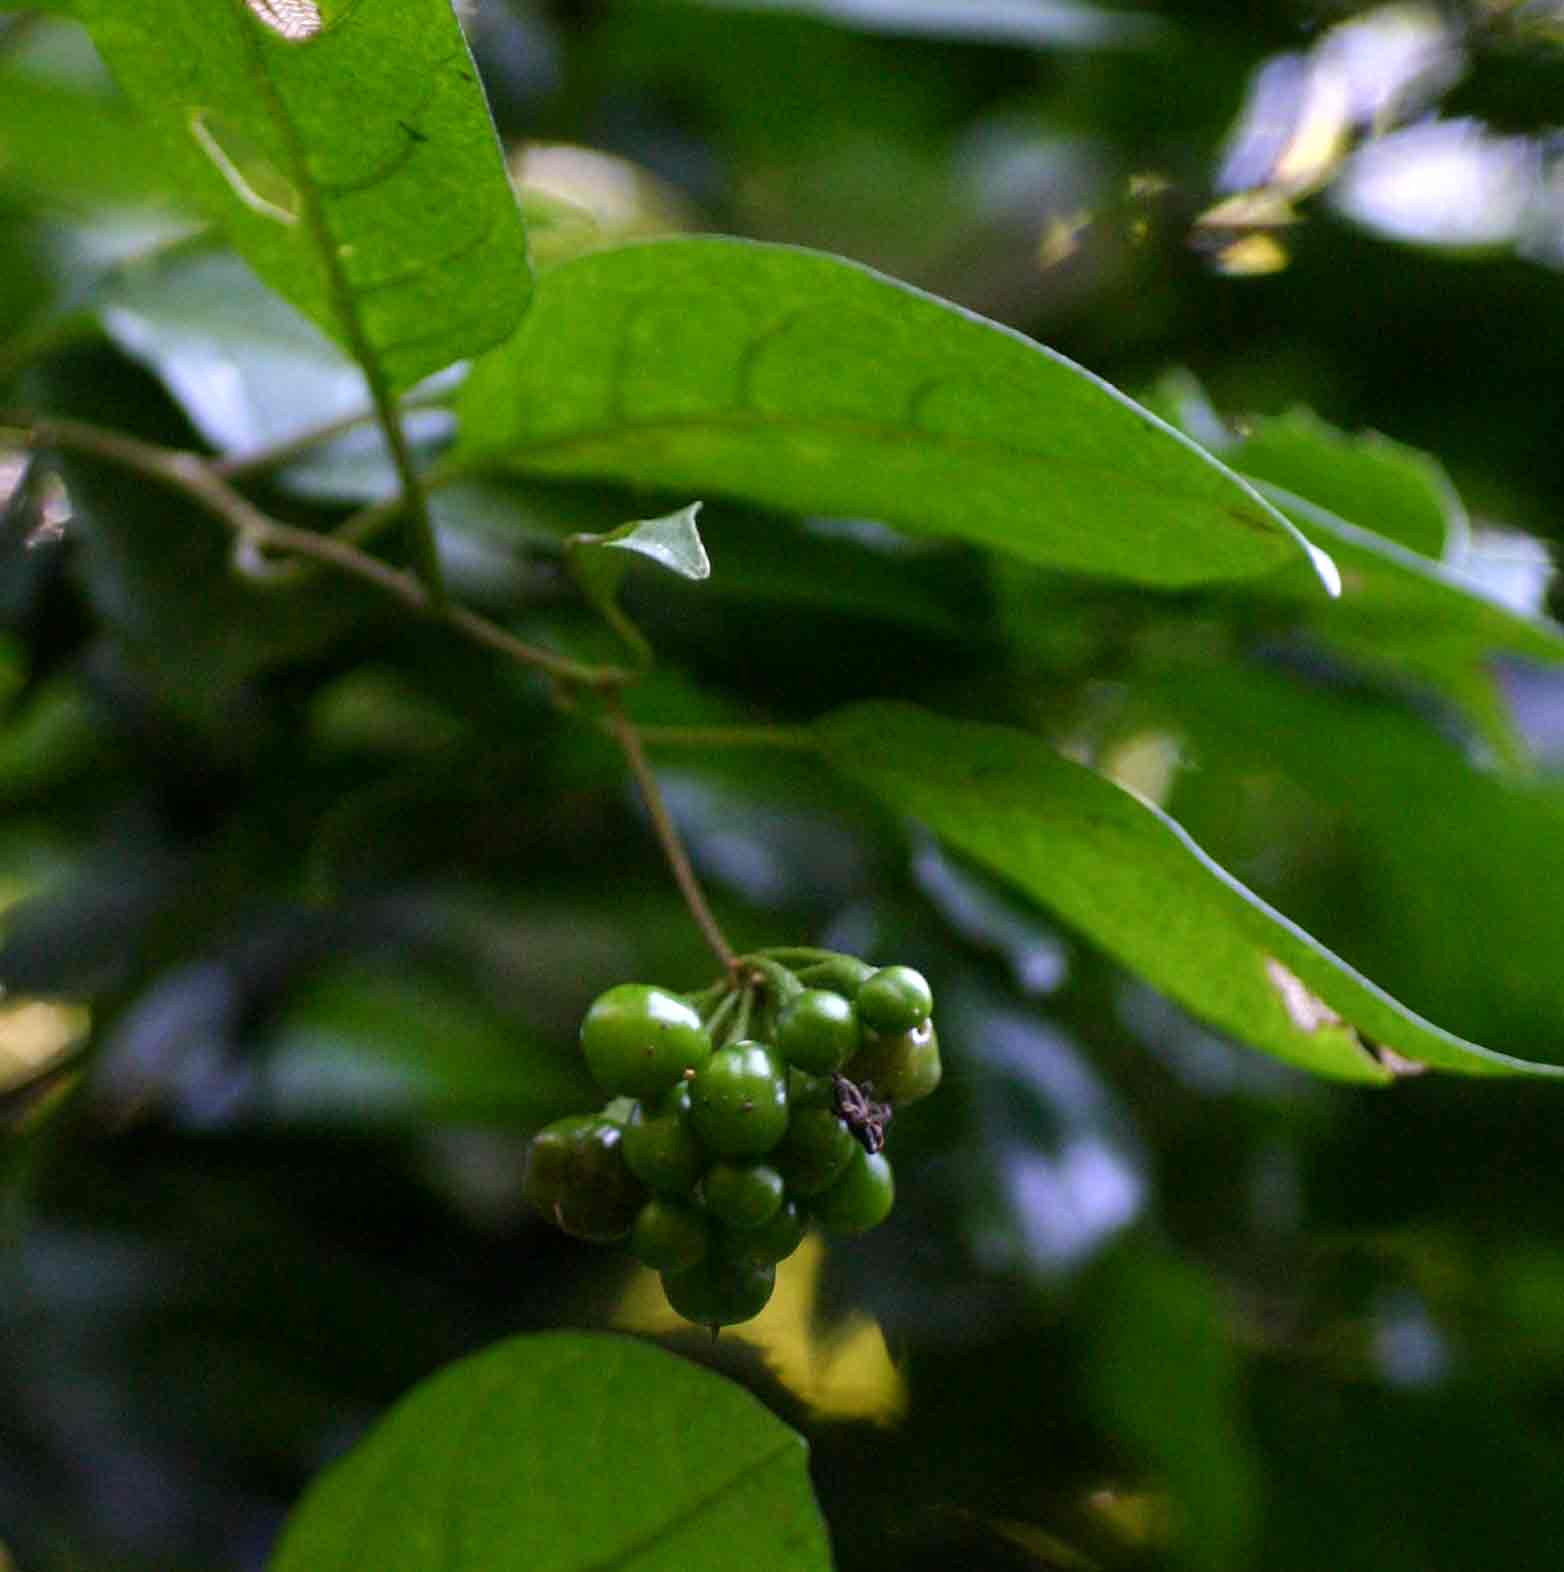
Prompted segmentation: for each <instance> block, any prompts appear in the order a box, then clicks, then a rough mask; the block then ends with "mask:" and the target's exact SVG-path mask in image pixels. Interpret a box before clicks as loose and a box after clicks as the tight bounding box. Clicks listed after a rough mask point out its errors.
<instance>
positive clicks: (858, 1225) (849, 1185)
mask: <svg viewBox="0 0 1564 1572" xmlns="http://www.w3.org/2000/svg"><path fill="white" fill-rule="evenodd" d="M895 1200H896V1183H895V1179H894V1177H893V1176H892V1174H891V1165H890V1164H889V1163H888V1162H887V1161H886V1160H885V1158H884V1156H883V1155H880V1154H876V1155H875V1156H873V1157H871V1156H870V1155H869V1153H868V1152H866V1151H864V1149H863V1148H862V1147H858V1148H857V1149H856V1150H855V1151H854V1153H853V1157H852V1160H851V1161H850V1162H849V1163H848V1165H847V1168H846V1170H845V1171H844V1173H843V1174H842V1177H841V1178H840V1179H838V1180H837V1181H836V1183H835V1184H834V1185H832V1186H831V1188H830V1189H829V1190H827V1191H826V1192H825V1194H824V1195H819V1196H816V1197H815V1199H814V1200H813V1201H812V1202H811V1203H810V1210H811V1211H812V1212H813V1213H814V1215H815V1216H816V1217H817V1218H819V1220H820V1222H821V1224H822V1225H823V1226H824V1227H826V1228H828V1229H830V1231H831V1232H832V1233H836V1234H864V1233H867V1232H868V1231H869V1230H870V1229H871V1228H877V1227H878V1226H879V1225H880V1224H881V1223H883V1222H884V1221H885V1219H886V1218H887V1217H889V1216H890V1213H891V1207H892V1205H893V1204H894V1202H895Z"/></svg>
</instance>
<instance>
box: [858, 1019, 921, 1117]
mask: <svg viewBox="0 0 1564 1572" xmlns="http://www.w3.org/2000/svg"><path fill="white" fill-rule="evenodd" d="M943 1073H944V1072H943V1067H942V1066H941V1063H940V1054H939V1036H938V1034H937V1033H936V1032H935V1030H934V1023H933V1021H924V1022H923V1023H922V1024H921V1025H918V1026H914V1027H913V1028H912V1030H911V1031H906V1032H895V1033H892V1034H888V1035H886V1036H880V1035H879V1034H877V1033H875V1032H866V1033H865V1034H864V1043H863V1047H862V1048H861V1049H860V1050H859V1052H858V1054H857V1055H856V1057H855V1058H854V1059H853V1061H852V1063H851V1064H850V1065H848V1067H847V1076H848V1079H850V1080H853V1081H856V1082H857V1083H858V1084H859V1085H860V1086H869V1087H872V1088H873V1092H874V1096H875V1097H876V1098H877V1099H878V1100H879V1101H881V1102H887V1103H890V1104H891V1106H892V1107H897V1108H899V1107H901V1106H902V1105H903V1104H904V1103H915V1102H917V1100H918V1099H919V1098H920V1097H927V1096H928V1095H929V1093H930V1092H932V1091H933V1090H934V1088H935V1087H936V1086H938V1085H939V1083H940V1077H941V1075H942V1074H943Z"/></svg>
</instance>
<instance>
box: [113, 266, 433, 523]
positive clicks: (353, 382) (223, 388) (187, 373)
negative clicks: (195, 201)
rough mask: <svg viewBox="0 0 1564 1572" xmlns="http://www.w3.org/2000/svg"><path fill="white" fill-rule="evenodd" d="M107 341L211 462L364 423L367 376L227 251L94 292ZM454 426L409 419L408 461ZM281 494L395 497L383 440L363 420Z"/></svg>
mask: <svg viewBox="0 0 1564 1572" xmlns="http://www.w3.org/2000/svg"><path fill="white" fill-rule="evenodd" d="M97 309H98V317H99V320H100V321H101V323H102V325H103V330H104V332H105V333H106V334H107V335H108V336H109V338H111V339H112V340H113V341H114V342H115V343H116V344H117V345H118V346H119V347H120V348H121V349H122V350H124V352H125V353H126V354H127V355H129V356H131V358H132V359H134V360H137V361H139V362H141V364H142V365H144V366H146V367H147V368H148V370H150V371H152V372H153V373H155V374H156V375H157V377H158V378H159V379H160V380H161V381H162V382H163V384H164V386H165V387H167V389H168V390H169V392H170V393H171V394H172V395H173V397H174V398H175V399H176V400H177V401H178V403H179V406H180V408H181V409H183V410H184V412H185V415H186V416H187V418H188V419H189V420H190V423H191V424H192V425H193V426H194V427H195V428H196V430H197V431H199V432H200V433H201V435H202V436H203V437H204V438H205V439H206V441H207V442H209V443H210V444H211V445H212V446H213V447H214V448H216V449H217V451H218V452H220V453H229V454H240V453H248V452H253V451H255V450H257V449H259V448H265V447H270V446H272V445H273V444H276V443H282V442H286V441H288V440H289V439H291V438H294V437H298V436H301V435H302V434H303V433H305V432H307V431H310V430H312V429H314V428H315V427H317V426H323V425H326V424H327V423H329V422H332V421H338V420H344V419H348V418H350V417H353V416H356V415H357V416H362V415H365V414H367V412H368V411H369V409H370V408H371V402H370V392H369V387H368V385H367V383H366V382H365V379H364V373H363V372H362V371H361V370H360V369H359V367H358V366H357V365H355V364H354V362H353V361H352V359H350V358H349V357H348V356H347V355H346V354H344V353H343V351H342V350H341V349H339V348H338V347H337V345H335V344H334V343H332V342H331V340H330V339H328V338H326V337H325V336H324V335H323V334H322V333H321V332H320V330H319V329H318V328H316V326H315V325H314V324H313V323H312V322H311V321H309V319H308V318H307V317H303V316H301V315H300V314H299V313H298V312H297V311H295V310H294V309H293V307H292V306H290V305H289V304H288V303H287V302H286V301H285V300H282V299H280V298H279V297H278V296H277V295H276V294H274V293H273V292H272V291H271V290H269V289H267V288H266V286H265V285H264V284H262V283H261V281H260V280H259V279H258V278H257V277H256V276H255V274H254V273H253V272H252V271H251V270H250V268H249V267H248V266H246V264H245V263H244V262H243V261H242V260H241V259H240V258H238V257H236V256H234V255H233V254H232V253H231V252H227V251H198V252H193V253H192V252H180V253H176V254H174V255H172V256H167V257H161V258H156V259H153V260H151V261H148V262H147V263H144V264H140V265H136V266H132V267H129V268H126V269H123V270H121V271H120V272H119V273H118V274H117V275H116V276H115V277H114V278H113V279H112V280H111V282H110V283H109V284H108V286H107V287H106V288H105V289H104V290H103V291H102V293H101V295H100V297H99V299H98V302H97ZM450 424H451V417H450V415H449V414H448V413H447V412H446V411H444V410H439V409H416V410H409V411H408V412H407V414H406V415H404V417H403V426H404V429H405V430H406V432H407V435H408V438H409V440H410V441H411V442H412V443H413V446H414V450H415V452H416V451H418V450H419V449H420V448H427V447H428V446H429V445H430V444H431V443H432V442H433V441H435V440H436V439H437V438H439V437H441V436H443V435H445V434H446V433H447V432H448V430H449V427H450ZM278 479H279V481H280V483H281V484H282V485H284V486H286V487H287V488H288V489H289V490H290V491H294V492H299V493H303V494H305V495H308V496H312V497H323V498H331V499H333V500H350V499H359V500H363V501H373V500H375V499H376V498H378V497H384V496H387V495H388V494H390V493H391V492H393V491H395V490H396V488H397V477H396V468H395V465H394V464H393V462H392V459H391V455H390V452H389V451H388V450H387V447H386V441H385V436H384V434H383V433H382V432H381V431H380V430H379V428H378V427H377V426H374V425H372V424H370V423H368V422H367V421H366V422H365V423H364V424H363V425H360V426H357V427H355V428H354V429H352V430H351V431H348V432H346V433H344V434H343V435H342V436H340V437H337V438H336V439H335V440H334V441H331V442H328V443H322V444H320V445H319V446H318V447H315V448H312V449H311V450H310V451H309V452H308V453H305V454H303V455H301V456H300V458H299V460H298V461H297V462H296V463H293V464H291V465H289V466H288V468H287V469H286V470H284V471H283V472H282V473H281V475H280V476H279V477H278Z"/></svg>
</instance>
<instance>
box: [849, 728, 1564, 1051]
mask: <svg viewBox="0 0 1564 1572" xmlns="http://www.w3.org/2000/svg"><path fill="white" fill-rule="evenodd" d="M819 733H820V737H821V740H822V743H823V745H824V747H825V749H826V752H827V753H828V755H829V756H830V758H831V761H832V762H833V764H835V765H836V766H837V768H839V769H841V770H842V771H843V772H844V773H845V774H847V775H848V776H850V777H852V778H853V779H855V780H858V781H859V782H861V783H862V784H863V785H865V786H866V787H868V788H869V789H870V790H871V791H872V792H874V793H875V794H876V795H877V796H879V797H880V798H881V799H882V800H883V801H884V802H885V803H887V804H888V805H889V806H891V807H892V808H894V809H896V810H897V811H898V812H901V813H905V814H907V815H909V816H911V817H912V818H914V819H917V820H919V821H920V822H922V823H923V824H925V825H926V826H927V827H928V828H929V829H931V830H933V831H934V832H935V833H936V834H937V835H939V836H940V837H941V838H942V839H943V840H945V841H947V842H948V843H949V844H951V845H952V846H955V847H957V848H958V849H959V850H961V851H964V852H965V853H967V855H969V856H970V857H972V858H974V859H975V860H977V861H978V862H980V863H984V864H985V865H987V866H988V867H990V868H992V869H993V870H994V871H995V872H996V873H998V874H1000V875H1001V876H1002V877H1003V878H1005V879H1006V880H1008V881H1009V882H1010V883H1012V884H1015V885H1017V886H1019V887H1020V888H1021V889H1023V890H1025V891H1026V892H1027V893H1028V894H1030V895H1031V896H1033V897H1034V898H1035V899H1036V900H1038V901H1040V902H1042V903H1043V904H1044V905H1045V906H1047V907H1049V908H1050V909H1051V910H1053V911H1054V912H1056V913H1057V914H1058V915H1059V916H1061V917H1063V918H1064V919H1065V920H1066V921H1067V922H1069V923H1070V924H1071V925H1072V926H1074V927H1076V928H1078V929H1079V930H1080V931H1082V932H1083V933H1086V934H1088V935H1089V936H1090V937H1091V938H1092V939H1094V940H1095V941H1096V942H1097V943H1098V944H1099V945H1101V946H1102V948H1103V949H1105V950H1106V951H1108V953H1109V954H1111V955H1113V956H1115V957H1116V958H1117V959H1118V960H1119V961H1121V962H1122V963H1123V964H1125V965H1126V966H1128V967H1130V968H1132V969H1133V970H1134V971H1136V972H1139V973H1140V974H1141V975H1142V976H1143V977H1145V978H1146V979H1147V980H1148V981H1150V982H1152V983H1153V984H1155V985H1156V986H1157V987H1158V988H1160V989H1162V990H1163V991H1164V992H1165V993H1167V994H1169V995H1170V996H1171V997H1173V998H1175V999H1177V1000H1179V1001H1180V1002H1181V1003H1182V1004H1184V1005H1185V1006H1187V1007H1188V1008H1189V1009H1190V1010H1192V1011H1193V1012H1194V1013H1195V1014H1197V1015H1199V1016H1202V1017H1203V1018H1204V1019H1206V1020H1208V1021H1210V1022H1212V1023H1213V1024H1215V1025H1218V1026H1220V1027H1222V1028H1224V1029H1225V1030H1227V1031H1229V1032H1231V1033H1232V1034H1233V1035H1234V1036H1235V1037H1238V1038H1240V1039H1241V1040H1243V1041H1245V1042H1247V1043H1249V1044H1250V1045H1251V1046H1253V1047H1256V1048H1262V1049H1264V1050H1265V1051H1266V1052H1268V1053H1272V1054H1275V1055H1276V1056H1277V1057H1278V1058H1280V1059H1284V1060H1287V1061H1288V1062H1290V1063H1292V1064H1296V1065H1300V1066H1303V1067H1304V1068H1306V1069H1310V1070H1314V1071H1316V1072H1318V1073H1320V1074H1323V1075H1330V1076H1335V1077H1339V1078H1341V1079H1345V1080H1353V1081H1380V1080H1385V1079H1387V1078H1388V1077H1389V1074H1390V1073H1391V1072H1390V1071H1388V1070H1387V1069H1385V1068H1384V1067H1383V1066H1382V1065H1381V1063H1380V1061H1379V1060H1378V1059H1377V1058H1376V1057H1375V1056H1374V1055H1373V1054H1372V1053H1371V1052H1370V1050H1369V1049H1368V1048H1367V1047H1365V1045H1364V1042H1363V1039H1365V1038H1367V1039H1369V1040H1371V1041H1373V1042H1374V1043H1378V1044H1382V1045H1385V1046H1388V1047H1389V1048H1391V1049H1393V1050H1394V1051H1395V1053H1396V1054H1398V1055H1400V1056H1402V1057H1404V1058H1405V1059H1407V1060H1410V1061H1413V1062H1415V1063H1417V1064H1426V1065H1437V1066H1440V1067H1442V1068H1445V1069H1452V1070H1461V1071H1465V1072H1467V1073H1469V1074H1505V1073H1512V1074H1513V1073H1525V1072H1532V1073H1537V1074H1550V1075H1551V1074H1561V1073H1564V1069H1561V1068H1559V1067H1556V1066H1551V1065H1535V1064H1531V1063H1529V1062H1528V1061H1526V1060H1523V1059H1517V1058H1512V1057H1509V1056H1507V1055H1504V1054H1500V1053H1494V1052H1492V1051H1490V1050H1489V1049H1487V1048H1483V1047H1480V1046H1478V1045H1477V1044H1475V1043H1468V1042H1465V1041H1464V1040H1462V1039H1461V1038H1459V1037H1456V1036H1454V1035H1453V1034H1451V1033H1449V1032H1446V1031H1443V1030H1441V1029H1440V1028H1439V1027H1437V1026H1435V1025H1433V1024H1432V1023H1430V1022H1428V1021H1425V1020H1422V1019H1421V1018H1420V1017H1418V1016H1416V1015H1414V1014H1413V1013H1412V1012H1411V1011H1410V1010H1408V1009H1406V1008H1405V1006H1403V1005H1401V1004H1399V1003H1397V1002H1396V1000H1394V999H1392V998H1391V997H1390V996H1389V995H1388V994H1386V993H1384V992H1383V991H1382V990H1381V989H1379V988H1377V987H1375V986H1374V984H1373V983H1371V982H1369V981H1368V980H1367V979H1366V978H1364V977H1361V976H1359V975H1358V973H1356V972H1355V971H1353V970H1352V968H1351V967H1349V966H1348V965H1347V964H1346V963H1345V962H1344V961H1342V960H1340V959H1339V958H1338V957H1337V956H1335V955H1333V954H1331V952H1330V951H1329V950H1327V949H1326V948H1325V947H1324V946H1323V945H1321V944H1319V943H1318V942H1317V941H1316V940H1314V939H1312V938H1311V937H1310V936H1309V935H1308V934H1306V933H1304V932H1303V931H1302V930H1301V929H1300V928H1298V927H1297V926H1296V925H1294V924H1293V923H1291V922H1289V921H1288V920H1287V919H1286V918H1285V917H1283V916H1282V915H1281V914H1280V913H1279V912H1277V911H1274V910H1273V909H1272V908H1271V907H1269V906H1267V905H1266V904H1265V902H1263V901H1262V900H1260V899H1259V897H1258V896H1256V895H1255V894H1254V893H1253V892H1252V891H1250V890H1248V889H1246V888H1245V887H1244V886H1243V885H1242V884H1241V883H1239V881H1238V880H1237V879H1235V878H1233V876H1232V875H1231V874H1229V873H1227V872H1226V871H1225V870H1224V869H1222V868H1221V867H1219V866H1218V865H1217V864H1216V863H1214V862H1213V861H1212V860H1211V859H1210V858H1209V857H1207V856H1206V854H1205V853H1204V852H1202V851H1201V850H1200V848H1199V847H1198V846H1196V845H1195V844H1194V842H1193V841H1192V840H1190V838H1189V837H1188V835H1187V834H1186V833H1185V832H1184V831H1183V830H1182V829H1181V828H1180V826H1179V825H1177V824H1176V823H1175V822H1174V821H1173V820H1172V819H1170V818H1168V817H1167V815H1166V814H1164V813H1162V812H1161V811H1160V810H1158V809H1157V808H1154V807H1153V806H1152V805H1151V804H1150V803H1148V802H1145V801H1144V800H1143V799H1141V798H1139V797H1137V796H1135V795H1134V794H1133V793H1131V792H1129V791H1126V790H1125V789H1124V788H1122V787H1120V786H1117V785H1115V784H1114V783H1113V782H1111V781H1109V780H1106V779H1104V778H1103V777H1102V776H1099V775H1096V774H1094V773H1093V772H1092V771H1091V770H1088V769H1086V768H1084V767H1083V766H1081V765H1078V764H1075V763H1072V762H1071V761H1070V760H1068V759H1066V758H1064V757H1063V756H1062V755H1060V754H1058V753H1056V752H1055V751H1054V750H1053V749H1052V748H1050V747H1049V746H1048V745H1047V744H1046V743H1044V742H1042V741H1041V740H1040V739H1038V738H1036V737H1033V736H1030V735H1028V734H1026V733H1024V732H1018V731H1012V730H1009V729H1006V728H1004V727H998V726H987V725H977V724H971V723H964V722H959V721H950V720H944V719H941V718H939V717H937V716H934V715H931V714H928V713H926V712H924V711H921V710H919V709H916V708H914V707H912V706H904V705H890V704H865V705H858V706H854V707H852V708H850V709H846V710H841V711H837V712H836V713H834V714H832V715H829V716H827V717H826V718H825V719H824V720H823V721H822V722H821V723H820V724H819Z"/></svg>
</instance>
